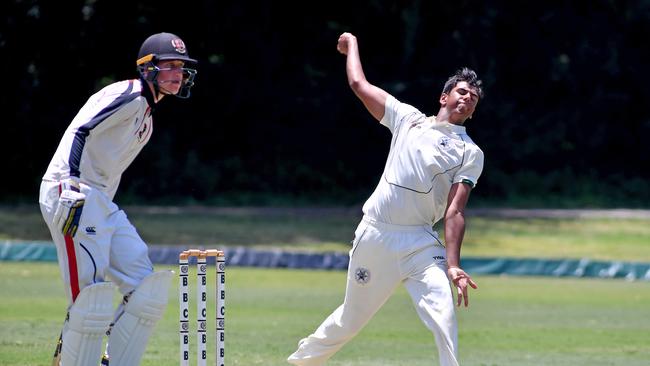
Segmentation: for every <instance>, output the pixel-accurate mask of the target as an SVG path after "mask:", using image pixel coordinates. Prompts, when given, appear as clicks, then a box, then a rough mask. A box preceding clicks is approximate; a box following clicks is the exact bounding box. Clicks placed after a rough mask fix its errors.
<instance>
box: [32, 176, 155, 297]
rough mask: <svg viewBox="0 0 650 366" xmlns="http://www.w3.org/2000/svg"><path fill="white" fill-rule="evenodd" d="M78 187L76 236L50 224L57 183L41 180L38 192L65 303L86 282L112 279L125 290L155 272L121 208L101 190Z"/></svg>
mask: <svg viewBox="0 0 650 366" xmlns="http://www.w3.org/2000/svg"><path fill="white" fill-rule="evenodd" d="M81 192H82V193H84V194H85V195H86V203H85V204H84V207H83V212H82V214H81V220H80V221H79V228H78V229H77V233H76V234H75V236H74V237H70V236H67V237H64V236H63V234H62V233H61V231H60V230H59V228H56V227H53V225H52V217H53V216H54V211H55V210H56V206H57V204H58V199H59V183H58V182H49V181H43V182H42V183H41V190H40V197H39V204H40V207H41V213H42V215H43V219H44V220H45V223H46V224H47V226H48V227H49V229H50V233H51V234H52V239H53V241H54V243H55V244H56V250H57V257H58V261H59V268H60V270H61V277H62V278H63V283H64V286H65V289H66V294H67V296H68V302H69V303H68V306H70V305H72V303H73V301H74V299H75V298H76V297H77V294H78V293H79V292H80V291H81V290H82V289H83V288H84V287H86V286H88V285H91V284H93V283H98V282H104V281H106V280H110V281H112V282H113V283H114V284H115V285H116V286H117V287H118V288H119V290H120V292H121V293H122V294H123V295H126V294H127V293H129V292H131V291H133V290H134V289H135V288H136V287H137V285H138V284H140V282H141V281H142V279H143V278H145V277H146V276H148V275H149V274H151V273H152V272H153V265H152V263H151V260H150V259H149V253H148V249H147V245H146V244H145V242H144V241H143V240H142V239H141V238H140V235H138V233H137V231H136V230H135V228H134V227H133V225H131V223H130V222H129V220H128V218H127V217H126V214H125V213H124V211H122V210H120V209H119V207H118V206H117V205H116V204H115V203H113V202H112V201H111V199H110V198H109V197H108V196H107V195H106V194H105V193H103V192H102V191H100V190H97V189H95V188H93V187H89V186H87V185H85V184H82V185H81Z"/></svg>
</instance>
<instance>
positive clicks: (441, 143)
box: [438, 136, 451, 151]
mask: <svg viewBox="0 0 650 366" xmlns="http://www.w3.org/2000/svg"><path fill="white" fill-rule="evenodd" d="M438 147H439V148H440V150H444V151H447V150H449V149H451V139H450V138H449V137H447V136H442V137H440V138H439V139H438Z"/></svg>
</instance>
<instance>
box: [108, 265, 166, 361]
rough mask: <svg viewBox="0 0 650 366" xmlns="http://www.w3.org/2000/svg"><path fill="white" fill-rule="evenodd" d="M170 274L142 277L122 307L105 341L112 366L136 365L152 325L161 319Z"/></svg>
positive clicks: (157, 273)
mask: <svg viewBox="0 0 650 366" xmlns="http://www.w3.org/2000/svg"><path fill="white" fill-rule="evenodd" d="M173 273H174V272H172V271H161V272H155V273H152V274H150V275H149V276H147V277H145V278H144V279H143V280H142V282H141V283H140V285H139V286H138V287H137V288H136V289H135V291H133V293H132V294H131V296H130V297H129V298H128V302H127V303H126V305H125V306H124V314H122V316H121V317H120V318H119V319H118V320H117V322H116V323H115V325H114V326H113V329H112V330H111V334H110V336H109V338H108V346H109V349H108V351H109V354H108V356H109V361H110V364H111V365H116V366H137V365H139V364H140V359H141V358H142V355H143V354H144V350H145V348H146V346H147V342H148V341H149V336H150V335H151V332H152V331H153V328H154V326H155V325H156V323H157V322H158V320H160V319H161V318H162V317H163V314H164V313H165V308H166V307H167V301H168V300H169V297H168V295H169V284H170V282H171V278H172V274H173Z"/></svg>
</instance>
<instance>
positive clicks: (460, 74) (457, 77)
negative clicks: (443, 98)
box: [442, 67, 483, 99]
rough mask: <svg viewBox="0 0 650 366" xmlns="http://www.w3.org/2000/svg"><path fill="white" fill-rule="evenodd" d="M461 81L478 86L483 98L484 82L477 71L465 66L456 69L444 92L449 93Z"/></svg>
mask: <svg viewBox="0 0 650 366" xmlns="http://www.w3.org/2000/svg"><path fill="white" fill-rule="evenodd" d="M461 81H465V82H467V84H469V85H470V86H471V87H474V88H476V91H477V92H478V96H479V98H481V99H483V82H482V81H481V80H480V79H479V78H478V76H477V75H476V72H475V71H474V70H472V69H470V68H467V67H463V68H462V69H459V70H458V71H456V74H454V75H452V76H451V77H450V78H449V79H448V80H447V82H446V83H445V87H444V88H443V89H442V92H443V93H445V94H449V92H451V90H452V89H453V88H454V87H455V86H456V84H458V83H459V82H461Z"/></svg>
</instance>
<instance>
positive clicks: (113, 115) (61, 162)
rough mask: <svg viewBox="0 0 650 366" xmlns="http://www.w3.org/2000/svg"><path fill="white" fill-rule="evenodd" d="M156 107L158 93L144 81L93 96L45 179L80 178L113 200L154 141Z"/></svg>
mask: <svg viewBox="0 0 650 366" xmlns="http://www.w3.org/2000/svg"><path fill="white" fill-rule="evenodd" d="M143 85H144V89H143ZM151 106H154V102H153V95H152V93H151V90H149V87H148V85H147V84H143V82H142V81H141V80H125V81H120V82H116V83H114V84H111V85H108V86H106V87H104V88H103V89H102V90H100V91H99V92H97V93H95V94H94V95H92V96H91V97H90V98H89V99H88V101H87V102H86V104H85V105H84V106H83V107H82V108H81V109H80V110H79V113H77V116H76V117H75V118H74V119H73V120H72V122H71V123H70V125H69V126H68V128H67V129H66V130H65V133H64V134H63V138H62V139H61V142H60V143H59V147H58V148H57V150H56V153H55V154H54V157H53V158H52V160H51V162H50V165H49V166H48V168H47V171H46V172H45V175H44V176H43V180H46V181H59V180H62V179H65V178H68V177H77V178H79V180H80V181H81V182H82V183H85V184H87V185H90V186H92V187H95V188H97V189H99V190H101V191H102V192H104V193H106V194H107V195H108V197H109V198H110V199H113V197H114V196H115V192H116V191H117V187H118V185H119V183H120V179H121V177H122V173H123V172H124V171H125V170H126V168H127V167H128V166H129V165H130V164H131V162H132V161H133V160H134V159H135V157H136V156H137V155H138V153H139V152H140V151H141V150H142V148H143V147H144V145H145V144H146V143H147V142H148V141H149V138H150V137H151V133H152V131H153V119H152V117H151Z"/></svg>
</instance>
